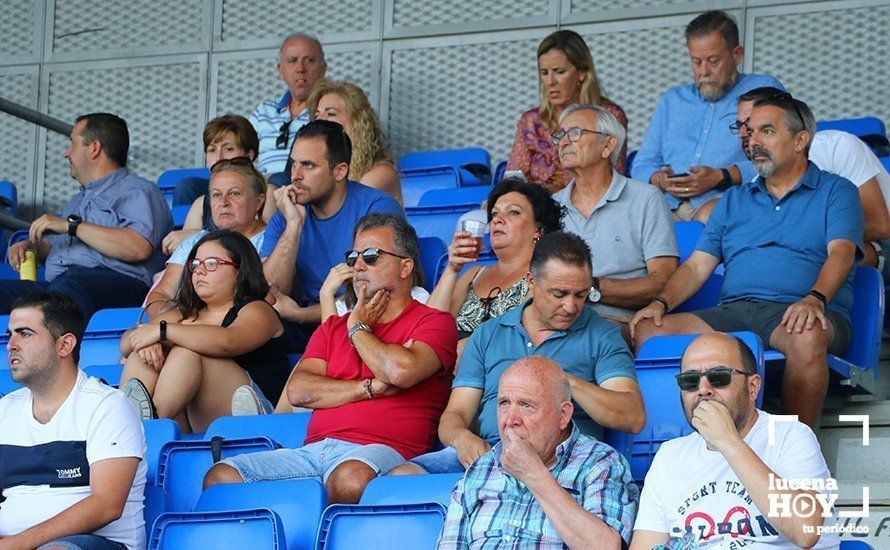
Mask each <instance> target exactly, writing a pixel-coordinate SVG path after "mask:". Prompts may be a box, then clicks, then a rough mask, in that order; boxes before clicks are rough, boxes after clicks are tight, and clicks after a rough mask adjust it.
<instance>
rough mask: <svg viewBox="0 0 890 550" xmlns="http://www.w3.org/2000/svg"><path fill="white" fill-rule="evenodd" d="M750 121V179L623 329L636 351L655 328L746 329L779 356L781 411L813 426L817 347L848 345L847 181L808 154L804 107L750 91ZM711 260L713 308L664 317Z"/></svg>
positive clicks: (810, 128)
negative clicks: (716, 274)
mask: <svg viewBox="0 0 890 550" xmlns="http://www.w3.org/2000/svg"><path fill="white" fill-rule="evenodd" d="M749 126H750V134H751V135H750V141H749V147H750V152H751V158H752V161H753V163H754V166H755V167H756V169H757V172H758V173H759V174H760V177H758V178H757V179H756V180H753V181H750V182H747V183H744V184H742V185H738V186H733V187H732V188H731V189H730V190H729V191H727V192H726V194H724V195H723V198H722V199H720V201H719V202H718V203H717V206H716V207H715V208H714V212H713V213H712V214H711V218H710V220H709V221H708V225H707V226H706V227H705V229H704V231H703V233H702V236H701V238H700V239H699V242H698V244H697V245H696V250H695V251H694V252H693V253H692V255H691V256H690V257H689V259H688V260H686V261H685V262H684V263H683V265H681V266H680V267H679V268H677V271H675V272H674V274H673V276H672V277H671V278H670V280H668V282H667V284H666V285H665V287H664V289H662V291H661V293H660V295H659V296H657V297H656V298H655V301H653V302H652V303H651V304H649V305H648V306H647V307H646V308H644V309H642V310H640V311H639V312H637V314H636V315H635V316H634V318H633V320H632V321H631V324H630V327H631V332H632V334H633V335H634V338H635V341H636V344H637V346H638V347H639V345H640V344H642V343H643V342H644V341H645V340H646V339H648V338H649V337H651V336H654V335H656V334H690V333H693V334H694V333H702V332H711V331H715V330H717V331H725V332H731V331H738V330H750V331H753V332H755V333H757V335H758V336H760V338H761V340H763V342H764V344H766V345H768V346H769V347H771V348H773V349H777V350H779V351H781V352H782V353H784V354H785V357H786V361H785V372H784V376H783V379H782V402H783V408H784V410H785V411H786V412H787V413H789V414H796V415H798V416H799V418H800V420H801V421H802V422H805V423H806V424H808V425H810V426H815V425H816V421H817V420H818V418H819V415H820V414H821V411H822V403H823V401H824V400H825V394H826V391H827V389H828V362H827V358H826V355H825V354H826V351H827V352H830V353H833V354H837V355H839V354H842V353H843V352H844V351H845V350H846V349H847V347H848V346H849V343H850V320H849V319H850V309H851V307H852V305H853V274H854V271H853V269H852V267H853V263H854V261H855V260H856V257H857V255H859V256H860V257H861V252H860V251H861V249H862V229H863V219H862V205H861V204H860V202H859V195H858V193H857V192H856V187H855V186H854V185H853V184H852V183H850V182H849V181H848V180H846V179H844V178H842V177H840V176H836V175H834V174H830V173H828V172H823V171H822V170H820V169H819V168H818V167H816V165H815V164H813V163H812V162H809V161H808V160H807V153H808V151H809V148H810V143H811V141H812V136H813V134H815V129H816V121H815V119H814V118H813V113H812V112H811V111H810V108H809V107H807V105H806V104H805V103H803V102H802V101H798V100H796V99H794V98H792V97H791V95H790V94H788V93H787V92H785V93H782V94H779V95H775V96H770V97H764V98H761V99H760V100H758V101H756V102H755V104H754V110H753V111H752V112H751V119H750V121H749ZM721 262H722V263H723V264H724V266H725V269H726V271H725V278H724V283H723V288H722V290H721V295H720V304H718V305H717V306H716V307H713V308H710V309H706V310H701V311H695V312H692V313H678V314H675V315H667V316H665V314H666V313H668V312H669V311H670V310H671V309H673V308H674V307H676V306H678V305H680V304H681V303H683V302H684V301H685V300H687V299H688V298H689V297H690V296H692V295H693V294H695V293H696V292H697V291H698V289H699V288H701V286H702V285H703V284H704V283H705V281H707V279H708V277H710V275H711V273H712V272H713V271H714V269H715V268H716V267H717V265H718V264H720V263H721Z"/></svg>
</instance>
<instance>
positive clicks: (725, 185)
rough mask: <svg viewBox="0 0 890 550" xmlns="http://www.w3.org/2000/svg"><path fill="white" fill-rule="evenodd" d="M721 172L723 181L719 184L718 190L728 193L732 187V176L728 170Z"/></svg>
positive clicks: (724, 169) (723, 169)
mask: <svg viewBox="0 0 890 550" xmlns="http://www.w3.org/2000/svg"><path fill="white" fill-rule="evenodd" d="M720 171H721V172H723V179H721V180H720V183H718V184H717V190H719V191H726V190H727V189H729V188H730V187H732V174H731V173H730V172H729V170H727V169H726V168H721V169H720Z"/></svg>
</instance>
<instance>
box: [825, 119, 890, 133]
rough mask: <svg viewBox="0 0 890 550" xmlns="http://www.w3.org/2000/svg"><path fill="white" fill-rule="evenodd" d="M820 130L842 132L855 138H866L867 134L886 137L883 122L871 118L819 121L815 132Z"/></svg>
mask: <svg viewBox="0 0 890 550" xmlns="http://www.w3.org/2000/svg"><path fill="white" fill-rule="evenodd" d="M822 130H842V131H844V132H850V133H851V134H853V135H857V136H867V135H869V134H878V135H882V136H886V135H887V129H886V128H885V127H884V122H883V121H882V120H881V119H879V118H876V117H873V116H869V117H863V118H845V119H840V120H820V121H818V122H816V131H817V132H819V131H822Z"/></svg>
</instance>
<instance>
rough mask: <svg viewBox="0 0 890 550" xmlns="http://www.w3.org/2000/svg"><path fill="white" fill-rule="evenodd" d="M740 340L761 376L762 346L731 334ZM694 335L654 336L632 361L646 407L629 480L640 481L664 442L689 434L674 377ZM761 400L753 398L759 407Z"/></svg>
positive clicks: (749, 334) (755, 340)
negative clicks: (745, 345) (644, 421)
mask: <svg viewBox="0 0 890 550" xmlns="http://www.w3.org/2000/svg"><path fill="white" fill-rule="evenodd" d="M733 334H735V335H736V336H738V337H739V338H740V339H741V340H742V341H744V342H745V343H746V344H747V345H748V347H749V348H751V351H752V352H753V353H754V358H755V360H756V361H757V370H758V372H759V373H760V375H761V376H763V375H764V366H763V343H762V342H761V341H760V338H759V337H758V336H757V335H756V334H754V333H752V332H737V333H733ZM697 337H698V335H697V334H680V335H674V336H654V337H652V338H650V339H649V340H646V342H645V343H643V345H642V346H640V349H639V351H638V353H637V358H636V360H635V361H634V363H635V366H636V369H637V383H638V384H639V386H640V391H641V392H642V394H643V403H645V405H646V426H645V427H644V428H643V431H642V432H640V433H638V434H636V435H634V436H632V437H633V447H632V451H631V460H630V467H631V473H632V474H633V478H634V480H636V481H639V482H642V481H643V480H644V479H645V477H646V472H648V471H649V466H650V465H651V464H652V459H653V458H654V457H655V453H656V452H658V449H659V447H661V444H662V443H664V442H665V441H668V440H671V439H674V438H677V437H682V436H684V435H688V434H690V433H692V427H691V426H690V425H689V423H688V422H687V421H686V416H685V414H684V412H683V406H682V405H681V403H680V388H678V387H677V382H676V379H675V378H674V376H675V375H676V374H677V373H679V372H680V359H681V358H682V356H683V352H685V351H686V348H687V347H688V346H689V344H690V343H691V342H692V341H693V340H695V338H697ZM762 399H763V386H762V385H761V394H760V395H759V396H758V397H757V405H758V406H759V405H760V404H761V402H762Z"/></svg>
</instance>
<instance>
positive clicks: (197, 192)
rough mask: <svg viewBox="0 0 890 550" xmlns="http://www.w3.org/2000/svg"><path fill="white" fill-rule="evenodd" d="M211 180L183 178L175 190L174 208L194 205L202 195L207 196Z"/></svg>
mask: <svg viewBox="0 0 890 550" xmlns="http://www.w3.org/2000/svg"><path fill="white" fill-rule="evenodd" d="M209 185H210V180H208V179H205V178H182V179H181V180H179V182H178V183H177V184H176V188H175V189H173V206H182V205H183V204H192V203H193V202H195V199H197V198H198V197H200V196H201V195H206V194H207V188H208V186H209Z"/></svg>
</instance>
